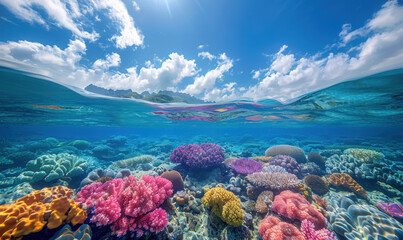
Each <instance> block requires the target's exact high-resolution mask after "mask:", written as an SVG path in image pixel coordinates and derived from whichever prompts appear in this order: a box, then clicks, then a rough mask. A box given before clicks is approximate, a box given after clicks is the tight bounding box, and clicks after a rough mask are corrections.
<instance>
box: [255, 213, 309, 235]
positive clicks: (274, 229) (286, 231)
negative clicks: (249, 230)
mask: <svg viewBox="0 0 403 240" xmlns="http://www.w3.org/2000/svg"><path fill="white" fill-rule="evenodd" d="M259 234H260V236H261V237H262V238H263V240H274V239H275V240H305V237H304V235H302V233H301V232H300V231H299V230H298V228H296V227H294V226H293V225H291V224H289V223H286V222H280V220H279V219H278V218H276V217H273V216H268V217H267V218H265V219H263V220H262V221H261V222H260V225H259Z"/></svg>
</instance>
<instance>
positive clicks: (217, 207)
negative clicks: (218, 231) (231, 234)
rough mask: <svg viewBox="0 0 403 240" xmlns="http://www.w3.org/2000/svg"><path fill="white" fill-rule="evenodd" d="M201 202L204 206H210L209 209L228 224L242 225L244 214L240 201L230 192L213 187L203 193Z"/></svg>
mask: <svg viewBox="0 0 403 240" xmlns="http://www.w3.org/2000/svg"><path fill="white" fill-rule="evenodd" d="M202 202H203V204H204V206H206V207H211V211H212V212H213V213H214V214H215V215H217V216H218V217H219V218H221V220H223V221H224V222H226V223H228V224H229V225H231V226H234V227H237V226H240V225H242V222H243V219H244V216H245V214H244V211H243V209H242V207H241V201H240V200H239V198H238V197H237V196H235V194H233V193H232V192H230V191H227V190H225V189H224V188H220V187H215V188H212V189H210V190H208V191H207V192H206V193H205V194H204V197H203V198H202Z"/></svg>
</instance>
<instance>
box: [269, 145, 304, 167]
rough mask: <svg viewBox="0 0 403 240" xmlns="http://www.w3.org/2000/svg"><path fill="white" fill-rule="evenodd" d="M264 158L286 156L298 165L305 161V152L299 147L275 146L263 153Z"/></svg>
mask: <svg viewBox="0 0 403 240" xmlns="http://www.w3.org/2000/svg"><path fill="white" fill-rule="evenodd" d="M265 155H266V157H270V156H271V157H274V156H277V155H287V156H290V157H292V158H294V159H295V160H296V161H297V162H298V163H305V162H306V161H307V159H306V156H305V152H304V150H302V149H301V148H299V147H294V146H291V145H276V146H272V147H270V148H268V149H267V150H266V152H265Z"/></svg>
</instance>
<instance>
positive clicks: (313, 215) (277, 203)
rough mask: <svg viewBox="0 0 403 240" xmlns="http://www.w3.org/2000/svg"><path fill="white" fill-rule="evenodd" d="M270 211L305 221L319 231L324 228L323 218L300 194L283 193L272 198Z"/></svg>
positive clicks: (324, 221)
mask: <svg viewBox="0 0 403 240" xmlns="http://www.w3.org/2000/svg"><path fill="white" fill-rule="evenodd" d="M271 209H272V210H273V211H275V212H277V213H279V214H281V215H283V216H285V217H288V218H291V219H298V220H300V221H302V220H304V219H307V220H309V221H310V222H312V223H313V224H314V225H315V229H316V230H319V229H322V228H325V227H326V220H325V217H324V216H323V215H322V214H321V213H320V212H318V211H317V210H316V209H315V208H314V207H313V206H312V205H311V204H310V203H309V202H308V201H307V200H306V199H305V198H304V197H303V196H302V195H301V194H298V193H293V192H291V191H288V190H286V191H283V192H281V193H280V194H279V195H277V196H276V197H275V198H274V202H273V204H272V205H271Z"/></svg>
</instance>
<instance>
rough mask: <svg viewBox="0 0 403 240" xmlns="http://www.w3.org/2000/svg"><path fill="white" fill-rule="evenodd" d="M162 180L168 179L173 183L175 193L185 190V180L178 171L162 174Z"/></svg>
mask: <svg viewBox="0 0 403 240" xmlns="http://www.w3.org/2000/svg"><path fill="white" fill-rule="evenodd" d="M161 177H162V178H165V179H168V180H169V181H171V182H172V188H173V189H174V191H175V192H177V191H181V190H183V189H184V184H183V178H182V176H181V174H180V173H179V172H178V171H175V170H172V171H166V172H163V173H162V174H161Z"/></svg>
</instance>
